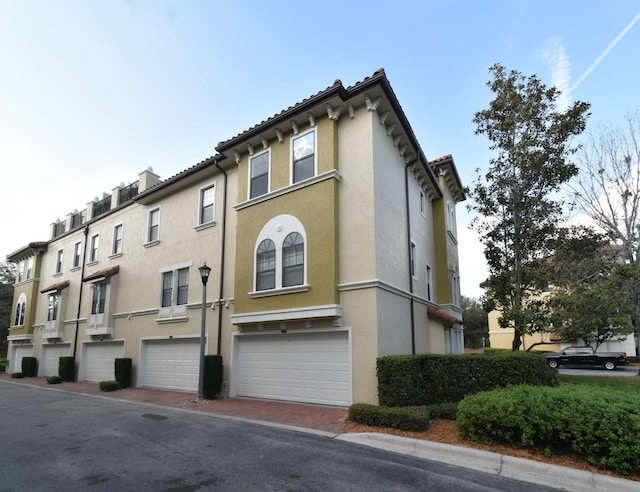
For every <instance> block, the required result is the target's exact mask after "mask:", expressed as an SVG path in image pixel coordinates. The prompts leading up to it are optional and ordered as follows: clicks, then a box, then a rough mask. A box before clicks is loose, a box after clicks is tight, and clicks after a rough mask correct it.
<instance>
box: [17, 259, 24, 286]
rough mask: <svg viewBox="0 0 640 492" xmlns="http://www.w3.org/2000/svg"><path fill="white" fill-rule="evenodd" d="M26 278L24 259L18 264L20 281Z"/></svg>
mask: <svg viewBox="0 0 640 492" xmlns="http://www.w3.org/2000/svg"><path fill="white" fill-rule="evenodd" d="M23 280H24V261H21V262H20V263H19V264H18V282H22V281H23Z"/></svg>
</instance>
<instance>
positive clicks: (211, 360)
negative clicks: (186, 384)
mask: <svg viewBox="0 0 640 492" xmlns="http://www.w3.org/2000/svg"><path fill="white" fill-rule="evenodd" d="M222 375H223V365H222V356H221V355H205V356H204V381H203V392H204V397H205V398H206V399H208V400H212V399H214V398H215V397H216V396H218V395H219V394H220V391H221V390H222Z"/></svg>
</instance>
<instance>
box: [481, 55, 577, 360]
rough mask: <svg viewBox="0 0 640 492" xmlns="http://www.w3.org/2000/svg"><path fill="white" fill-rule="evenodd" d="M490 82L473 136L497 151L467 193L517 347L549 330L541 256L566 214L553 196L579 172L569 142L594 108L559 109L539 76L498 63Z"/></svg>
mask: <svg viewBox="0 0 640 492" xmlns="http://www.w3.org/2000/svg"><path fill="white" fill-rule="evenodd" d="M489 71H490V73H491V74H492V75H493V80H491V81H489V82H488V83H487V85H488V87H489V89H491V91H492V92H493V93H494V95H495V97H494V99H493V100H492V101H491V103H490V104H489V108H488V109H485V110H483V111H479V112H478V113H476V115H475V117H474V119H473V122H474V123H475V124H476V130H475V132H476V134H483V135H486V136H487V138H488V139H489V141H490V142H491V144H490V149H491V150H493V151H494V152H495V157H493V158H492V159H491V160H490V162H489V168H488V170H487V171H486V172H485V173H484V175H482V174H481V173H480V170H477V171H476V179H475V181H474V183H473V186H472V188H471V190H470V196H471V197H472V198H473V200H474V203H473V204H471V205H469V206H468V209H469V210H470V211H473V212H476V213H477V214H478V217H477V218H476V219H475V220H474V221H473V222H472V227H473V228H474V229H476V231H477V232H478V234H479V236H480V240H481V242H482V243H483V245H484V254H485V258H486V259H487V265H488V268H489V278H488V279H487V282H486V286H487V290H486V299H487V307H495V308H498V309H500V311H501V313H502V314H501V316H500V318H499V322H500V325H501V326H502V327H507V326H511V327H513V328H514V338H513V342H512V349H513V350H518V349H519V347H520V345H521V344H522V337H523V335H524V334H526V333H534V332H537V331H539V330H540V329H543V328H544V327H546V326H547V323H548V320H546V319H541V318H540V315H539V311H538V310H537V308H536V306H535V304H536V302H537V301H536V299H538V298H539V296H540V293H541V291H542V288H543V286H544V285H545V284H546V279H545V278H544V271H545V268H544V258H546V257H548V256H549V254H550V251H551V245H550V241H551V240H552V239H553V237H554V235H555V231H556V225H557V223H558V221H559V219H560V217H561V214H562V206H563V204H562V202H560V201H559V200H557V199H554V197H553V194H554V193H555V192H557V191H558V190H559V189H560V187H561V185H563V184H564V183H566V182H567V181H568V180H569V179H571V178H572V177H573V176H574V175H575V174H576V173H577V172H578V168H577V167H576V166H575V165H574V164H573V163H571V162H570V160H569V159H570V157H571V156H572V154H574V153H575V151H576V150H577V147H576V146H573V145H571V139H572V137H574V136H575V135H579V134H580V133H582V132H583V131H584V129H585V126H586V119H587V117H588V113H587V111H588V109H589V105H588V104H587V103H584V102H576V103H574V105H573V106H571V107H570V108H569V109H567V110H566V111H558V110H557V109H556V101H557V99H558V96H559V95H560V92H559V91H558V90H557V89H556V88H554V87H552V88H547V87H546V86H545V85H544V84H543V83H542V82H541V81H540V79H538V77H537V76H535V75H532V76H530V77H528V78H525V77H524V76H523V75H522V74H520V73H519V72H517V71H513V70H512V71H507V70H506V69H505V68H504V67H503V66H501V65H499V64H497V65H494V66H493V67H491V68H490V70H489Z"/></svg>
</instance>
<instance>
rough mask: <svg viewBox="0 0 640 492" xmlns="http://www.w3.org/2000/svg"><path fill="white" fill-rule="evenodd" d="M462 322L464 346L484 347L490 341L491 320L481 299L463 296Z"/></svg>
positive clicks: (461, 300) (461, 301)
mask: <svg viewBox="0 0 640 492" xmlns="http://www.w3.org/2000/svg"><path fill="white" fill-rule="evenodd" d="M460 305H461V306H460V307H462V323H463V324H464V346H465V347H469V348H480V347H484V346H485V343H487V342H488V341H489V320H488V317H487V312H486V311H485V310H484V309H482V304H481V303H480V301H478V300H477V299H475V298H473V297H465V296H462V297H461V299H460Z"/></svg>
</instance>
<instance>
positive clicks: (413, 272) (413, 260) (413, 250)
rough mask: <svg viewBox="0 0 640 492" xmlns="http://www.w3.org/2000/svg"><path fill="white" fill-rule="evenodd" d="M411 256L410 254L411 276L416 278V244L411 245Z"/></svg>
mask: <svg viewBox="0 0 640 492" xmlns="http://www.w3.org/2000/svg"><path fill="white" fill-rule="evenodd" d="M409 254H410V258H409V261H410V264H411V266H410V268H411V276H412V277H414V278H415V277H416V244H415V243H414V242H412V243H411V246H410V249H409Z"/></svg>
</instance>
